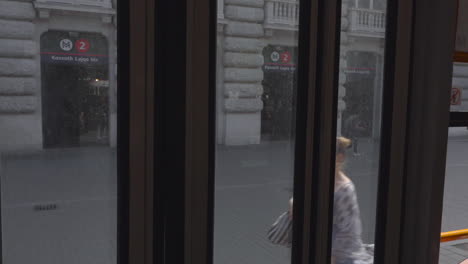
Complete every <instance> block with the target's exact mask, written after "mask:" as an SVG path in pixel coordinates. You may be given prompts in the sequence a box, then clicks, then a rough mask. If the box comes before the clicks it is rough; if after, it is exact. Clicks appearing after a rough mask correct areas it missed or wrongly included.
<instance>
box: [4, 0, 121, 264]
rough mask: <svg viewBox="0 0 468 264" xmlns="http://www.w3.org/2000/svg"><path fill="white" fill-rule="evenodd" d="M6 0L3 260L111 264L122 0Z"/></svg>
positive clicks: (114, 233) (113, 260) (114, 259)
mask: <svg viewBox="0 0 468 264" xmlns="http://www.w3.org/2000/svg"><path fill="white" fill-rule="evenodd" d="M4 2H8V3H5V4H2V5H1V8H2V13H4V14H6V13H8V15H7V16H2V23H7V25H9V26H8V27H2V28H0V38H1V41H0V134H1V137H0V182H1V184H0V186H1V190H0V191H1V192H0V197H1V225H0V226H1V234H2V239H1V243H0V246H1V251H0V252H1V254H2V256H1V258H2V260H1V261H0V262H1V263H25V264H28V263H48V264H61V263H102V264H115V263H117V197H118V193H117V162H116V153H117V152H116V147H117V140H116V135H117V128H116V127H117V108H116V99H117V98H116V96H117V81H116V75H115V74H114V73H115V68H116V56H117V52H116V48H117V43H116V38H115V33H116V30H117V28H116V26H115V24H114V23H113V21H114V20H115V11H116V4H115V2H114V1H112V0H102V1H85V0H83V1H82V0H77V1H73V3H74V5H73V6H74V8H76V10H80V11H79V12H78V11H76V12H75V11H72V10H70V9H69V8H67V7H66V6H67V5H68V4H69V1H62V0H57V1H47V0H44V1H40V2H41V3H40V4H41V5H40V6H41V8H40V9H39V8H38V5H36V4H35V3H34V2H31V1H17V0H12V1H4ZM57 3H64V4H63V5H62V4H57ZM48 7H53V9H52V10H50V9H48ZM4 8H6V9H11V10H9V11H8V10H6V11H5V10H4ZM73 10H75V9H73ZM93 10H94V11H93ZM88 11H92V12H88Z"/></svg>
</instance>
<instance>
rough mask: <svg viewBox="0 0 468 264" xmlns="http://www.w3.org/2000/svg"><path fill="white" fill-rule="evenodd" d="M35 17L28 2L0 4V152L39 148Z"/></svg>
mask: <svg viewBox="0 0 468 264" xmlns="http://www.w3.org/2000/svg"><path fill="white" fill-rule="evenodd" d="M35 17H36V12H35V10H34V7H33V5H32V2H31V1H0V126H1V129H0V151H6V150H11V149H31V148H32V149H37V148H41V147H42V128H41V117H40V112H39V110H38V108H39V107H38V106H39V103H38V102H39V98H38V94H39V91H38V81H37V79H36V77H37V76H38V72H39V66H38V61H37V57H38V44H37V43H36V42H35V41H34V33H35V26H34V23H33V20H34V19H35Z"/></svg>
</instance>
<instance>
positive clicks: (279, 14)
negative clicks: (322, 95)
mask: <svg viewBox="0 0 468 264" xmlns="http://www.w3.org/2000/svg"><path fill="white" fill-rule="evenodd" d="M218 3H220V6H218V40H217V54H218V58H217V69H218V72H217V98H216V100H217V131H216V132H217V133H216V136H217V143H218V144H217V148H216V179H215V180H216V182H215V225H214V263H216V264H239V263H252V264H263V263H265V264H267V263H268V264H273V263H278V264H284V263H288V262H289V259H290V254H289V251H290V249H289V247H290V243H291V237H290V232H289V230H290V226H288V224H289V223H290V216H289V203H290V202H289V201H290V198H291V197H292V187H293V161H294V156H293V155H294V138H293V135H294V133H295V131H294V126H295V125H294V123H295V94H296V63H297V33H298V31H297V30H298V15H299V1H295V0H293V1H291V0H279V1H265V2H264V1H253V0H252V1H240V0H236V1H235V0H226V1H225V2H223V1H222V0H220V1H218ZM280 216H282V217H280ZM278 218H280V219H281V220H284V222H283V221H280V222H279V224H277V225H276V227H277V228H278V227H282V226H283V224H284V227H285V228H284V230H285V231H284V232H282V230H279V229H280V228H278V229H272V232H270V233H269V230H270V227H271V226H272V225H273V224H274V222H275V221H276V220H277V219H278ZM288 227H289V228H288ZM276 231H278V232H276ZM269 234H270V236H269Z"/></svg>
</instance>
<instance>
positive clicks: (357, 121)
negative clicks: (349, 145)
mask: <svg viewBox="0 0 468 264" xmlns="http://www.w3.org/2000/svg"><path fill="white" fill-rule="evenodd" d="M344 128H345V135H346V136H347V137H348V138H350V139H351V140H352V141H353V155H354V156H359V151H358V142H359V141H358V137H359V135H360V134H361V133H362V132H364V131H365V129H366V127H365V125H364V122H363V121H362V119H361V118H360V117H359V115H357V114H353V115H350V116H349V117H348V118H347V119H346V121H345V123H344Z"/></svg>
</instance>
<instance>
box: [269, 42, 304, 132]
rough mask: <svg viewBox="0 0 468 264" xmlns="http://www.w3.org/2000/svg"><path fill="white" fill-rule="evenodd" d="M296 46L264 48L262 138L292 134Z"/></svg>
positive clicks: (295, 82)
mask: <svg viewBox="0 0 468 264" xmlns="http://www.w3.org/2000/svg"><path fill="white" fill-rule="evenodd" d="M296 53H297V51H296V48H295V47H285V46H267V47H265V49H264V50H263V56H264V58H265V64H264V66H263V72H264V77H263V82H262V85H263V95H262V101H263V111H262V130H261V131H262V140H289V139H290V138H291V137H292V136H293V135H294V127H295V124H294V121H295V118H294V117H295V105H296V102H295V94H296V84H297V74H296V59H297V58H296Z"/></svg>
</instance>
